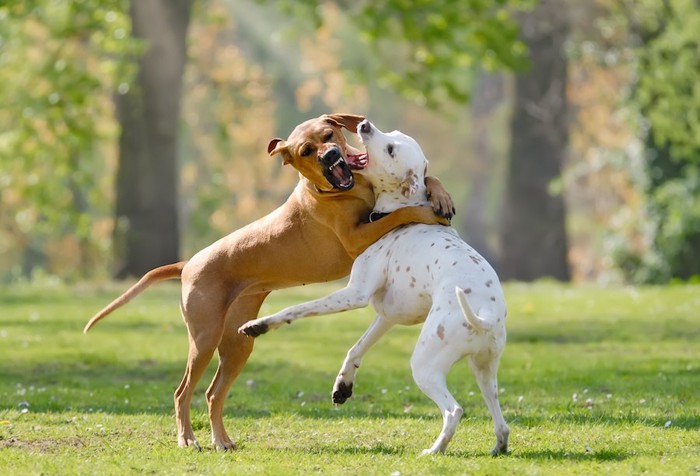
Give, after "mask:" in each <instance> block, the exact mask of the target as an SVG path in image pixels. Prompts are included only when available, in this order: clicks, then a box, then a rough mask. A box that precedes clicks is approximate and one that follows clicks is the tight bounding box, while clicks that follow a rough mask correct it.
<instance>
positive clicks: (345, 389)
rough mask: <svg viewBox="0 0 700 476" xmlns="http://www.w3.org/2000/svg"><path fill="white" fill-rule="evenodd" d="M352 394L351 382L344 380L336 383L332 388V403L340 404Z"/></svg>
mask: <svg viewBox="0 0 700 476" xmlns="http://www.w3.org/2000/svg"><path fill="white" fill-rule="evenodd" d="M351 396H352V383H350V384H346V383H345V382H340V383H338V384H337V385H336V386H335V388H333V395H332V396H331V398H332V399H333V403H334V404H336V405H342V404H343V403H345V401H346V400H347V399H348V398H350V397H351Z"/></svg>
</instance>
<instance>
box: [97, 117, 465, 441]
mask: <svg viewBox="0 0 700 476" xmlns="http://www.w3.org/2000/svg"><path fill="white" fill-rule="evenodd" d="M362 119H364V118H363V117H361V116H354V115H347V114H333V115H324V116H321V117H318V118H315V119H311V120H309V121H306V122H304V123H303V124H300V125H299V126H297V127H296V129H294V131H293V132H292V134H291V135H290V136H289V138H288V139H287V140H286V141H284V140H282V139H274V140H273V141H271V142H270V145H269V147H268V152H269V153H270V155H276V154H281V155H282V157H283V158H284V163H285V164H291V165H292V166H293V167H294V168H296V169H297V170H298V171H299V172H300V180H299V183H298V184H297V186H296V188H295V189H294V191H293V192H292V194H291V196H290V197H289V198H288V199H287V201H286V202H285V203H284V204H283V205H282V206H280V207H279V208H278V209H276V210H274V211H273V212H272V213H270V214H269V215H267V216H265V217H263V218H261V219H259V220H257V221H255V222H253V223H251V224H249V225H247V226H245V227H243V228H241V229H239V230H236V231H234V232H233V233H231V234H230V235H228V236H226V237H224V238H222V239H220V240H218V241H216V242H215V243H213V244H212V245H210V246H208V247H207V248H204V249H203V250H201V251H200V252H198V253H197V254H195V255H194V256H193V257H192V258H191V259H190V260H189V261H186V262H185V261H183V262H180V263H175V264H171V265H167V266H162V267H159V268H156V269H154V270H152V271H149V272H148V273H147V274H146V275H145V276H144V277H143V278H141V280H140V281H139V282H138V283H136V284H135V285H134V286H132V287H131V288H130V289H129V290H127V291H126V292H125V293H124V294H122V295H121V296H120V297H118V298H117V299H115V300H114V301H113V302H112V303H110V304H109V305H108V306H107V307H105V308H104V309H103V310H101V311H100V312H99V313H97V314H96V315H95V316H94V317H93V318H92V319H91V320H90V321H89V322H88V324H87V325H86V326H85V329H84V332H87V331H88V330H89V329H90V328H91V327H92V326H93V325H94V324H95V323H96V322H97V321H99V320H100V319H102V318H103V317H105V316H106V315H108V314H109V313H110V312H112V311H114V310H115V309H117V308H119V307H121V306H123V305H124V304H126V303H127V302H129V301H130V300H131V299H132V298H133V297H135V296H136V295H138V294H139V293H141V292H142V291H143V290H144V289H146V288H147V287H148V286H150V285H151V284H153V283H155V282H158V281H161V280H163V279H174V278H178V277H180V278H181V279H182V302H181V309H182V315H183V318H184V321H185V324H186V326H187V330H188V336H189V354H188V358H187V367H186V370H185V375H184V377H183V379H182V383H181V384H180V386H179V387H178V389H177V390H176V391H175V416H176V420H177V429H178V444H179V445H180V446H190V445H193V446H195V447H197V448H199V445H198V444H197V441H196V440H195V437H194V431H193V429H192V423H191V419H190V402H191V400H192V394H193V392H194V389H195V386H196V384H197V382H198V381H199V380H200V378H201V376H202V374H203V373H204V371H205V369H206V367H207V365H208V364H209V361H210V360H211V358H212V356H213V355H214V352H215V351H216V350H217V349H218V351H219V367H218V369H217V371H216V375H215V376H214V379H213V380H212V382H211V385H210V386H209V388H208V389H207V391H206V399H207V404H208V406H209V419H210V422H211V428H212V442H213V444H214V446H215V447H217V448H219V449H232V448H235V443H234V442H233V441H232V440H231V439H230V438H229V436H228V434H227V433H226V430H225V429H224V425H223V420H222V415H223V405H224V400H225V398H226V394H227V392H228V389H229V387H230V386H231V384H232V383H233V381H234V380H235V379H236V377H237V376H238V374H239V373H240V371H241V370H242V369H243V367H244V365H245V363H246V361H247V360H248V357H249V355H250V353H251V352H252V350H253V339H251V338H249V337H246V336H242V335H240V334H238V328H239V327H240V326H241V325H243V324H244V323H246V322H247V321H249V320H251V319H255V318H256V317H257V314H258V311H259V309H260V306H261V305H262V302H263V301H264V299H265V298H266V297H267V295H268V294H269V293H270V291H273V290H275V289H280V288H284V287H288V286H296V285H300V284H304V283H312V282H323V281H329V280H334V279H338V278H341V277H343V276H345V275H347V274H348V273H349V272H350V268H351V266H352V262H353V260H354V259H355V258H356V257H357V256H358V255H359V254H360V253H362V251H364V250H365V249H366V248H367V247H368V246H369V245H371V244H372V243H374V242H375V241H376V240H377V239H379V238H380V237H381V236H383V235H384V234H385V233H387V232H388V231H390V230H392V229H394V228H396V227H397V226H400V225H402V224H406V223H428V224H432V223H439V222H440V223H443V224H444V223H446V220H445V219H444V218H442V219H441V218H440V217H438V216H437V215H436V214H435V213H434V212H433V210H432V209H430V207H407V208H403V209H400V210H397V211H395V212H393V213H391V214H389V215H387V216H386V217H384V218H382V219H381V220H378V221H375V222H372V223H368V222H367V217H368V215H369V213H370V211H371V210H372V207H373V205H374V194H373V191H372V188H371V186H370V185H369V183H368V182H367V181H366V180H364V178H363V177H362V176H361V175H359V174H355V186H354V187H353V188H352V189H350V190H348V191H338V190H336V189H334V188H333V187H332V186H331V185H330V183H329V182H328V180H327V179H326V178H325V177H324V176H323V173H322V170H323V169H322V166H321V162H320V160H321V156H322V155H323V154H324V153H325V152H326V151H327V150H328V148H329V147H332V146H334V145H335V146H338V147H339V148H340V150H341V151H342V154H343V157H347V155H348V154H356V153H358V151H357V150H355V149H353V148H352V147H351V146H350V145H349V144H347V142H346V140H345V137H344V135H343V132H342V130H341V129H342V128H343V127H344V128H346V129H348V130H351V131H353V132H354V131H355V128H356V127H357V124H358V123H359V122H360V121H362ZM330 133H332V137H330V139H329V134H330ZM309 148H310V149H311V150H312V151H313V152H312V153H308V154H306V156H302V152H308V151H309ZM426 185H427V186H428V190H429V193H430V196H431V201H432V203H433V205H434V208H435V209H436V210H438V211H440V212H441V214H443V215H445V216H451V212H452V211H453V208H452V202H451V199H450V197H449V195H448V194H447V192H446V191H445V190H444V188H443V187H442V185H441V184H440V182H439V181H438V180H437V179H435V178H430V180H426ZM300 257H313V259H300Z"/></svg>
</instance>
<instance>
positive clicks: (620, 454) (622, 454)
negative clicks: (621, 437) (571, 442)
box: [504, 450, 633, 462]
mask: <svg viewBox="0 0 700 476" xmlns="http://www.w3.org/2000/svg"><path fill="white" fill-rule="evenodd" d="M632 456H633V454H632V453H628V452H626V451H616V450H599V451H565V450H540V451H522V452H521V451H516V452H514V453H512V454H510V455H507V456H504V457H512V458H520V459H531V460H539V461H591V460H593V461H601V462H602V461H623V460H626V459H628V458H631V457H632Z"/></svg>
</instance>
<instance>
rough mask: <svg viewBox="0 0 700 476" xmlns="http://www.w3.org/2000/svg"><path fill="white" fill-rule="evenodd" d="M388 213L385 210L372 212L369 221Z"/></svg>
mask: <svg viewBox="0 0 700 476" xmlns="http://www.w3.org/2000/svg"><path fill="white" fill-rule="evenodd" d="M387 215H388V213H385V212H372V213H370V214H369V222H370V223H372V222H375V221H377V220H379V219H381V218H384V217H385V216H387Z"/></svg>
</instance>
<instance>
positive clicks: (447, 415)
mask: <svg viewBox="0 0 700 476" xmlns="http://www.w3.org/2000/svg"><path fill="white" fill-rule="evenodd" d="M363 124H364V123H363ZM363 124H360V126H358V133H359V134H360V137H361V140H362V142H363V143H364V145H365V147H366V148H367V152H368V155H369V164H368V166H367V168H366V169H365V170H364V171H363V173H364V174H365V175H366V176H367V177H368V178H369V180H370V181H371V182H372V185H373V187H374V190H375V193H376V195H377V200H376V205H375V211H379V212H390V211H393V210H395V209H396V208H399V207H402V206H406V205H427V204H428V202H427V200H426V199H425V185H424V178H425V172H426V169H427V160H426V159H425V156H424V154H423V152H422V150H421V148H420V146H419V145H418V144H417V143H416V141H415V140H413V139H412V138H411V137H409V136H406V135H405V134H402V133H400V132H397V131H394V132H391V133H389V134H384V133H382V132H381V131H379V130H378V129H376V128H375V127H374V126H373V125H371V124H370V123H369V122H367V123H366V124H365V126H364V130H365V132H363ZM368 303H371V304H372V306H373V307H374V308H375V310H376V312H377V317H376V318H375V320H374V322H372V324H371V325H370V327H369V328H368V329H367V331H365V333H364V335H363V336H362V337H361V338H360V339H359V340H358V341H357V343H356V344H355V345H354V346H353V347H352V348H351V349H350V350H349V351H348V353H347V357H346V358H345V361H344V362H343V365H342V367H341V369H340V372H339V374H338V377H337V378H336V381H335V385H334V387H333V400H334V402H336V403H343V402H344V401H345V399H347V398H348V397H349V396H350V394H351V393H352V385H353V382H354V380H355V372H356V370H357V368H359V366H360V362H361V359H362V356H363V355H364V354H365V352H367V350H368V349H369V348H370V347H371V346H372V345H373V344H374V343H375V342H377V340H379V338H380V337H381V336H382V335H383V334H384V333H385V332H386V331H387V330H389V329H390V328H391V327H392V326H394V325H396V324H403V325H411V324H418V323H421V322H425V324H424V325H423V329H422V330H421V333H420V337H419V339H418V343H417V344H416V347H415V349H414V351H413V356H412V357H411V369H412V371H413V377H414V379H415V381H416V383H417V384H418V387H420V389H421V390H422V391H423V392H424V393H425V394H426V395H427V396H428V397H430V399H432V400H433V401H434V402H435V403H436V404H437V406H438V407H439V408H440V412H441V414H442V417H443V426H442V432H441V433H440V435H439V436H438V438H437V439H436V440H435V442H434V443H433V445H432V446H431V447H430V448H428V449H426V450H425V451H424V452H423V454H429V453H437V452H442V451H444V450H445V448H446V447H447V444H448V443H449V442H450V440H451V438H452V436H453V435H454V433H455V430H456V428H457V424H458V422H459V419H460V417H461V416H462V413H463V410H462V407H461V406H460V405H459V404H458V403H457V401H456V400H455V399H454V397H453V396H452V394H451V393H450V391H449V390H448V388H447V385H446V377H447V373H448V372H449V370H450V369H451V367H452V366H453V364H454V363H455V362H457V361H458V360H460V359H461V358H463V357H468V358H469V364H470V366H471V369H472V372H473V373H474V376H475V377H476V380H477V383H478V385H479V388H480V389H481V393H482V395H483V397H484V400H485V401H486V405H487V406H488V409H489V412H490V413H491V417H492V419H493V422H494V426H495V433H496V445H495V447H494V448H493V450H492V451H491V453H492V454H500V453H504V452H506V451H507V450H508V435H509V429H508V425H507V424H506V422H505V420H504V419H503V415H502V413H501V408H500V405H499V402H498V385H497V380H496V373H497V370H498V364H499V360H500V357H501V353H502V351H503V347H504V346H505V342H506V329H505V321H506V304H505V299H504V296H503V291H502V289H501V286H500V283H499V280H498V276H497V275H496V272H495V271H494V270H493V268H492V267H491V266H490V265H489V264H488V263H487V262H486V260H485V259H484V258H483V257H481V256H480V255H479V253H477V252H476V251H475V250H474V249H473V248H472V247H470V246H469V245H468V244H467V243H465V242H464V241H463V240H462V239H461V238H460V237H459V235H458V234H457V232H456V231H455V230H454V229H452V228H450V227H445V226H440V225H409V226H405V227H402V228H399V229H396V230H394V231H392V232H390V233H388V234H387V235H385V236H384V237H383V238H381V239H380V240H379V241H377V242H376V243H374V244H373V245H372V246H370V247H369V248H367V250H366V251H365V252H364V253H362V254H361V255H360V256H359V257H358V258H357V259H356V260H355V263H354V264H353V267H352V273H351V275H350V281H349V282H348V285H347V287H345V288H344V289H341V290H339V291H336V292H334V293H332V294H330V295H329V296H326V297H324V298H320V299H316V300H314V301H310V302H307V303H304V304H299V305H297V306H292V307H289V308H287V309H284V310H282V311H280V312H278V313H277V314H274V315H272V316H268V317H263V318H260V319H257V320H254V321H251V322H249V323H248V324H246V325H245V326H243V327H241V332H244V333H248V332H246V330H247V329H251V328H252V327H253V326H258V329H260V326H262V328H263V329H264V330H263V332H265V331H266V330H267V329H274V328H277V327H279V326H281V325H282V324H284V323H291V322H292V321H293V320H296V319H299V318H302V317H308V316H312V315H323V314H331V313H335V312H340V311H347V310H350V309H356V308H360V307H365V306H366V305H367V304H368ZM249 335H255V334H250V333H249Z"/></svg>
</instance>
